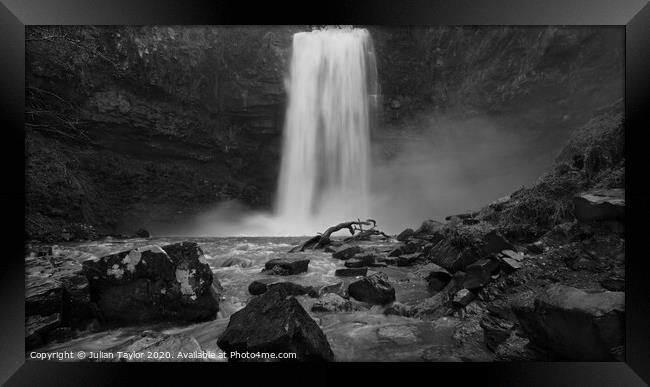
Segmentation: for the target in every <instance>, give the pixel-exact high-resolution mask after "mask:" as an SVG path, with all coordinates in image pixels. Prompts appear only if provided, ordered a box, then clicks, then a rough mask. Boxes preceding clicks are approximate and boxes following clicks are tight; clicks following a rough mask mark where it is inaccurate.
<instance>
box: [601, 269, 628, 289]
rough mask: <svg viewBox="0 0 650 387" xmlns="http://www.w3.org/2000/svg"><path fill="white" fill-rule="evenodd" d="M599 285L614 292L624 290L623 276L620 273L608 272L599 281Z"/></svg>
mask: <svg viewBox="0 0 650 387" xmlns="http://www.w3.org/2000/svg"><path fill="white" fill-rule="evenodd" d="M600 286H602V287H603V288H605V289H607V290H611V291H615V292H623V291H625V277H624V276H623V275H621V274H616V273H614V274H610V275H608V276H607V277H605V278H603V279H602V280H601V281H600Z"/></svg>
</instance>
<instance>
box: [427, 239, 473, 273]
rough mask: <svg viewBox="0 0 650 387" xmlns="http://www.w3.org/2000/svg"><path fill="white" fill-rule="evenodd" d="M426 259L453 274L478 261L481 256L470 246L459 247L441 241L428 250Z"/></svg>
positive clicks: (445, 240) (446, 240) (449, 242)
mask: <svg viewBox="0 0 650 387" xmlns="http://www.w3.org/2000/svg"><path fill="white" fill-rule="evenodd" d="M427 258H428V259H429V261H431V262H433V263H435V264H437V265H439V266H442V267H443V268H445V269H446V270H448V271H449V272H451V273H455V272H457V271H459V270H463V269H464V268H465V267H466V266H467V265H470V264H472V263H474V262H476V261H478V260H479V259H480V258H481V255H480V254H479V253H478V251H477V250H476V249H475V248H473V247H471V246H465V247H459V246H455V245H454V244H453V243H452V242H451V241H450V240H448V239H443V240H441V241H439V242H438V243H436V244H435V245H434V246H433V247H432V248H431V249H430V250H429V252H428V255H427Z"/></svg>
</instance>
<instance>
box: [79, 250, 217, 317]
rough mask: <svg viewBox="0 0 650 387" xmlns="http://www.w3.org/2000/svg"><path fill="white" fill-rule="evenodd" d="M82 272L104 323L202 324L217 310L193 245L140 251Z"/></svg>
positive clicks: (206, 269)
mask: <svg viewBox="0 0 650 387" xmlns="http://www.w3.org/2000/svg"><path fill="white" fill-rule="evenodd" d="M82 266H83V272H84V274H85V275H86V277H87V278H88V280H89V282H90V289H91V294H92V296H93V301H95V303H96V304H97V305H98V307H99V310H100V311H101V314H102V316H103V317H104V318H105V319H107V320H109V321H115V322H120V323H141V322H153V321H203V320H209V319H211V318H214V317H215V316H216V313H217V311H218V310H219V304H218V301H217V299H218V295H217V294H216V289H217V288H218V287H219V286H216V287H214V286H213V275H212V270H211V269H210V266H208V264H207V262H206V261H205V257H204V256H203V251H202V250H201V248H200V247H199V246H198V245H197V244H196V243H193V242H181V243H175V244H171V245H167V246H162V247H160V246H157V245H151V246H145V247H140V248H137V249H133V250H127V251H122V252H120V253H116V254H111V255H108V256H105V257H102V258H99V259H89V260H86V261H84V262H83V265H82Z"/></svg>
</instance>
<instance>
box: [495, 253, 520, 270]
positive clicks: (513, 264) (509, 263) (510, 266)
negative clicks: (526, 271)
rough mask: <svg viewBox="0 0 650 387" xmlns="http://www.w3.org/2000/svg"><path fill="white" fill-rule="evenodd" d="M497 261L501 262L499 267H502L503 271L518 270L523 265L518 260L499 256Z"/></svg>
mask: <svg viewBox="0 0 650 387" xmlns="http://www.w3.org/2000/svg"><path fill="white" fill-rule="evenodd" d="M499 261H500V262H501V267H502V268H503V271H505V272H506V273H512V272H513V271H515V270H519V269H521V268H522V267H523V265H522V264H521V263H520V262H518V261H516V260H514V259H512V258H508V257H501V258H499Z"/></svg>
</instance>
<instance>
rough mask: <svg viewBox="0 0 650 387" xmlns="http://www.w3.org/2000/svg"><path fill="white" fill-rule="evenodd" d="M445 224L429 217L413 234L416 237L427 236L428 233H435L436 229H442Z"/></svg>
mask: <svg viewBox="0 0 650 387" xmlns="http://www.w3.org/2000/svg"><path fill="white" fill-rule="evenodd" d="M443 226H444V224H442V223H440V222H438V221H435V220H433V219H428V220H425V221H424V222H422V225H421V226H420V227H419V228H418V229H417V230H415V232H414V233H413V236H414V237H416V238H422V237H426V236H428V235H433V234H434V233H435V232H436V231H438V230H440V229H441V228H442V227H443Z"/></svg>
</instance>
